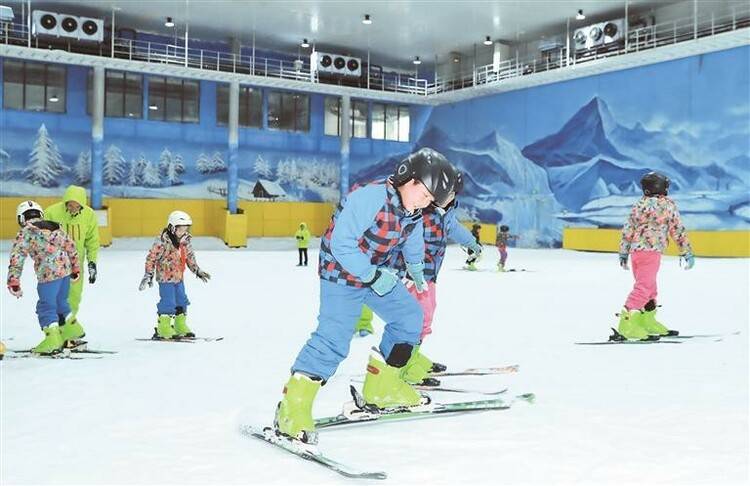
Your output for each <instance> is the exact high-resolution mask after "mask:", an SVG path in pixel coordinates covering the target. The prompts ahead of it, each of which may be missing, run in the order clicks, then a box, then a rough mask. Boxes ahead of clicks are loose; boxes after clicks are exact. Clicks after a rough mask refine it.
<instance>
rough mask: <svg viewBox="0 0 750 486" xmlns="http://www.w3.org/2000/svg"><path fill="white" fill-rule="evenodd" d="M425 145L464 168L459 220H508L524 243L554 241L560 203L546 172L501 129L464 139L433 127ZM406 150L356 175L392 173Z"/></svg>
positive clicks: (365, 178) (426, 134)
mask: <svg viewBox="0 0 750 486" xmlns="http://www.w3.org/2000/svg"><path fill="white" fill-rule="evenodd" d="M422 147H430V148H433V149H435V150H437V151H438V152H440V153H442V154H443V155H445V156H446V157H447V158H448V159H449V160H450V161H451V162H452V163H453V164H454V165H456V167H458V169H459V170H461V171H462V173H463V175H464V191H463V193H462V195H461V197H460V199H459V200H460V213H459V218H460V219H471V220H478V221H484V222H503V223H504V224H508V225H509V226H512V227H513V228H514V231H519V232H520V233H521V234H522V238H523V241H522V243H525V244H527V245H529V246H551V245H554V244H555V242H556V241H557V239H558V235H559V233H560V231H561V228H562V226H561V223H560V222H559V221H558V220H557V219H555V218H554V216H553V215H554V213H555V212H557V210H559V209H560V207H559V205H558V203H557V202H556V201H555V198H554V196H553V194H552V191H551V190H550V187H549V184H548V180H547V175H546V173H545V171H544V170H543V169H542V168H540V167H538V166H537V165H535V164H534V163H533V162H532V161H530V160H528V159H527V158H526V157H524V156H523V155H522V154H521V152H520V151H519V150H518V148H517V147H516V146H515V145H513V144H512V143H511V142H509V141H508V140H506V139H504V138H503V137H502V136H501V135H500V134H499V133H497V132H496V131H492V132H491V133H490V134H488V135H486V136H484V137H482V138H480V139H478V140H475V141H473V142H469V143H463V144H460V143H457V142H455V141H453V140H452V139H451V138H450V136H449V135H448V134H447V133H445V132H443V131H442V130H440V129H438V128H437V127H434V126H433V127H429V128H428V129H427V130H425V132H424V133H423V134H422V136H421V137H420V138H419V140H418V141H417V144H416V147H415V150H418V149H420V148H422ZM406 155H408V154H406V153H401V154H394V155H392V156H390V157H387V158H385V159H383V160H381V161H380V162H378V163H376V164H374V165H371V166H369V167H366V168H364V169H363V170H360V171H359V172H357V173H355V174H354V177H353V180H354V181H355V182H358V183H364V182H368V181H372V180H376V179H382V178H384V177H387V176H388V175H390V174H392V173H393V169H394V167H395V166H396V164H397V163H398V162H399V161H400V160H402V159H403V158H404V157H405V156H406Z"/></svg>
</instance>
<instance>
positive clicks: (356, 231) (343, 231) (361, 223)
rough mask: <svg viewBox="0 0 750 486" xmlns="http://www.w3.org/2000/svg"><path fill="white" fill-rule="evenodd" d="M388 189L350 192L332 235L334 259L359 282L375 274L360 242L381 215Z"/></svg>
mask: <svg viewBox="0 0 750 486" xmlns="http://www.w3.org/2000/svg"><path fill="white" fill-rule="evenodd" d="M385 199H386V188H385V185H383V184H373V185H369V186H364V187H360V188H359V189H357V190H355V191H353V192H351V193H350V194H349V195H348V196H347V198H346V201H344V207H343V208H342V210H341V212H340V213H339V215H338V218H336V224H335V226H334V228H333V233H332V234H331V253H333V256H334V258H336V260H337V261H338V262H339V263H340V264H341V266H342V267H344V270H346V271H347V272H349V273H351V274H352V275H354V276H355V277H357V278H359V279H360V280H366V279H367V278H368V277H370V276H371V275H373V274H374V272H375V270H376V267H375V265H373V264H372V263H370V258H369V257H368V256H367V255H366V254H365V253H363V252H362V250H360V248H359V239H360V238H361V237H362V235H363V234H364V233H365V231H366V230H367V229H368V228H369V227H370V226H372V224H373V223H374V222H375V217H376V216H377V214H378V211H380V209H381V208H382V207H383V204H385Z"/></svg>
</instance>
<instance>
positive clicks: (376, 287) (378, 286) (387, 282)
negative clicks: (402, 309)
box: [370, 268, 398, 297]
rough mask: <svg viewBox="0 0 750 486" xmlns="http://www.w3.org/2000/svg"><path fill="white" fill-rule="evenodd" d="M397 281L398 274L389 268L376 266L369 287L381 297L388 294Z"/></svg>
mask: <svg viewBox="0 0 750 486" xmlns="http://www.w3.org/2000/svg"><path fill="white" fill-rule="evenodd" d="M397 282H398V275H396V272H394V271H393V270H392V269H390V268H382V269H381V268H378V269H377V270H375V276H374V277H373V278H372V280H370V288H371V289H372V291H373V292H375V293H376V294H378V295H379V296H381V297H383V296H384V295H386V294H388V293H389V292H390V291H391V290H393V287H395V286H396V283H397Z"/></svg>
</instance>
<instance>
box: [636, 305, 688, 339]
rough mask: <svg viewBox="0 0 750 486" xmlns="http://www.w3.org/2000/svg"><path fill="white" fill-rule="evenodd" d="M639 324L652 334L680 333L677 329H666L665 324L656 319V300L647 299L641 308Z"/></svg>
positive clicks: (669, 334)
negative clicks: (641, 315)
mask: <svg viewBox="0 0 750 486" xmlns="http://www.w3.org/2000/svg"><path fill="white" fill-rule="evenodd" d="M641 326H643V328H644V329H645V330H646V332H647V333H649V334H651V335H653V336H677V335H679V334H680V333H679V332H678V331H672V330H670V329H668V328H667V326H665V325H664V324H662V323H661V322H659V321H657V320H656V302H655V301H654V300H649V301H648V302H647V303H646V306H645V307H644V308H643V320H642V321H641Z"/></svg>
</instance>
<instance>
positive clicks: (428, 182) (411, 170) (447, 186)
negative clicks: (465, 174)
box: [391, 148, 457, 207]
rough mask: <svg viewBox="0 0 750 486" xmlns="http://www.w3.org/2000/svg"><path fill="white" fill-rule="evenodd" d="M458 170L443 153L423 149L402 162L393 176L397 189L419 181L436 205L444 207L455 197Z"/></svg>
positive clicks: (392, 179)
mask: <svg viewBox="0 0 750 486" xmlns="http://www.w3.org/2000/svg"><path fill="white" fill-rule="evenodd" d="M456 173H457V171H456V169H455V168H454V167H453V166H452V165H451V163H450V162H448V159H446V158H445V156H443V155H442V154H441V153H439V152H437V151H436V150H433V149H431V148H423V149H419V150H418V151H416V152H414V153H413V154H411V155H409V156H408V157H407V158H405V159H404V160H402V161H401V162H400V163H399V164H398V166H396V171H395V172H394V173H393V175H392V176H391V181H392V182H393V185H394V186H396V187H399V186H403V185H404V184H406V183H407V182H409V181H410V180H412V179H415V180H418V181H419V182H421V183H422V184H424V186H425V187H426V188H427V190H428V191H430V194H432V197H433V198H434V204H435V205H436V206H439V207H443V206H445V205H446V204H448V201H449V200H450V198H451V197H452V196H453V193H454V187H455V184H456Z"/></svg>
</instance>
